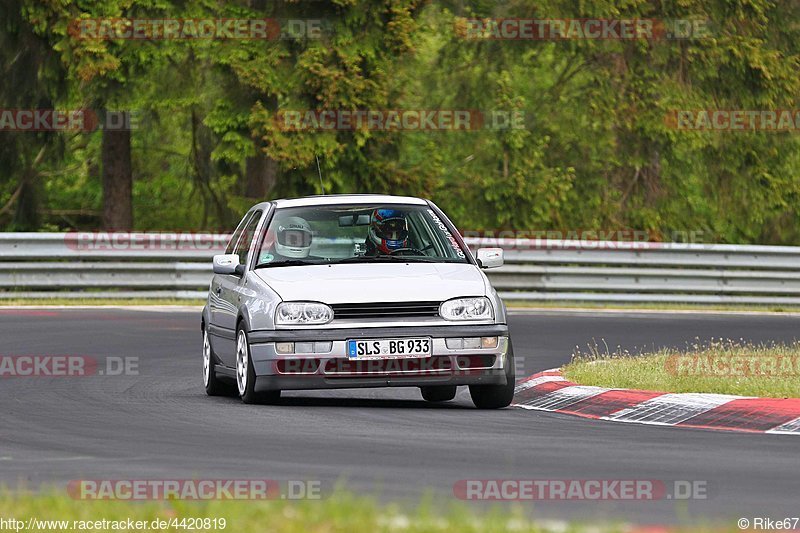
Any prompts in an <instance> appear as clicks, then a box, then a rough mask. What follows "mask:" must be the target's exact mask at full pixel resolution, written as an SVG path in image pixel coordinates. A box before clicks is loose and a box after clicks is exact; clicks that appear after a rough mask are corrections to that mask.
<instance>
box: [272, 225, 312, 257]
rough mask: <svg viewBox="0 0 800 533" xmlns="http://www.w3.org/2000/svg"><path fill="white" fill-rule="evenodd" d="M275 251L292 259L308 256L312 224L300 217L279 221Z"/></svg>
mask: <svg viewBox="0 0 800 533" xmlns="http://www.w3.org/2000/svg"><path fill="white" fill-rule="evenodd" d="M275 251H276V252H277V253H279V254H280V255H282V256H283V257H290V258H292V259H302V258H304V257H308V254H309V252H310V251H311V226H309V225H308V222H306V221H305V219H302V218H300V217H288V218H287V219H286V220H281V221H280V222H278V230H277V231H276V232H275Z"/></svg>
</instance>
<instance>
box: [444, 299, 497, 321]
mask: <svg viewBox="0 0 800 533" xmlns="http://www.w3.org/2000/svg"><path fill="white" fill-rule="evenodd" d="M439 314H440V315H441V317H442V318H444V319H445V320H486V319H493V318H494V312H493V311H492V303H491V302H490V301H489V299H488V298H484V297H480V298H456V299H455V300H448V301H446V302H444V303H443V304H442V306H441V307H440V308H439Z"/></svg>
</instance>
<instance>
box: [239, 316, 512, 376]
mask: <svg viewBox="0 0 800 533" xmlns="http://www.w3.org/2000/svg"><path fill="white" fill-rule="evenodd" d="M412 337H430V338H431V340H432V343H433V353H432V355H431V356H430V357H424V358H410V359H371V360H361V361H357V360H351V359H349V358H348V356H347V341H348V340H350V339H382V338H383V339H400V338H412ZM456 337H498V343H497V347H496V348H478V349H458V350H451V349H449V348H447V345H446V342H445V339H448V338H456ZM508 338H509V337H508V326H506V325H505V324H489V325H452V326H451V325H446V326H403V327H371V328H359V329H355V328H347V329H335V328H330V329H313V330H310V329H306V330H275V331H252V332H250V333H249V334H248V340H249V341H250V357H251V359H252V361H253V368H254V370H255V373H256V386H255V388H256V390H257V391H267V390H290V389H336V388H355V387H420V386H430V385H477V384H481V385H504V384H505V383H506V367H507V365H508V364H513V363H509V361H508V346H509V341H508ZM276 342H295V343H318V344H319V343H325V344H327V343H330V351H328V352H325V353H304V354H292V355H284V354H278V353H277V352H276V350H275V343H276Z"/></svg>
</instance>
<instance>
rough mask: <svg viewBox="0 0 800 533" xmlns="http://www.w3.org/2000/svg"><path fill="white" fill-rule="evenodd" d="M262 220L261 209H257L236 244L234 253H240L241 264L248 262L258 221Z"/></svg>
mask: <svg viewBox="0 0 800 533" xmlns="http://www.w3.org/2000/svg"><path fill="white" fill-rule="evenodd" d="M260 220H261V211H256V212H255V213H253V217H252V218H251V219H250V221H249V222H248V223H247V226H245V228H244V231H242V237H241V238H240V239H239V242H238V243H237V244H236V248H234V250H233V253H235V254H238V255H239V264H240V265H243V264H245V263H246V262H247V252H249V251H250V244H252V242H253V237H254V236H255V234H256V227H258V223H259V221H260Z"/></svg>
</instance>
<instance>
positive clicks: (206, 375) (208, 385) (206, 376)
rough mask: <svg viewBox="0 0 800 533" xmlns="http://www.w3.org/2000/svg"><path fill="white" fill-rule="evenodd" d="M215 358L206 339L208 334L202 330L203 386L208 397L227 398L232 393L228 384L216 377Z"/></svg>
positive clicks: (209, 342)
mask: <svg viewBox="0 0 800 533" xmlns="http://www.w3.org/2000/svg"><path fill="white" fill-rule="evenodd" d="M216 363H217V358H216V357H215V356H214V352H213V350H212V349H211V341H210V340H209V339H208V332H207V331H206V330H205V329H203V386H205V389H206V394H207V395H209V396H229V395H230V394H231V392H232V387H231V385H230V383H225V382H224V381H222V380H221V379H219V378H218V377H217V372H216V370H214V365H216Z"/></svg>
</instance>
